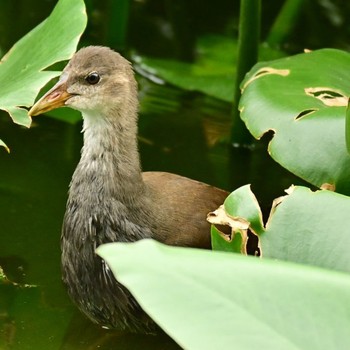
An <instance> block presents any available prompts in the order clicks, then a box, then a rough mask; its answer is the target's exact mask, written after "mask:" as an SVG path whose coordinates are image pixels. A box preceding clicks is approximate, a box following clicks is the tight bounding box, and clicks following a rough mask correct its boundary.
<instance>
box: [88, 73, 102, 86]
mask: <svg viewBox="0 0 350 350" xmlns="http://www.w3.org/2000/svg"><path fill="white" fill-rule="evenodd" d="M100 79H101V78H100V75H99V74H98V73H97V72H91V73H90V74H88V75H87V76H86V78H85V80H86V81H87V82H88V83H89V84H90V85H95V84H97V83H98V82H99V81H100Z"/></svg>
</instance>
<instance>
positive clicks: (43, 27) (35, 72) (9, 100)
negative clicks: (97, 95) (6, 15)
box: [0, 0, 87, 127]
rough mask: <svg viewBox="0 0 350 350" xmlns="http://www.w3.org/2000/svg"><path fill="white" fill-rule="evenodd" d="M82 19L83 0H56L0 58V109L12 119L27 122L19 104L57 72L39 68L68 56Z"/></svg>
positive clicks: (27, 104)
mask: <svg viewBox="0 0 350 350" xmlns="http://www.w3.org/2000/svg"><path fill="white" fill-rule="evenodd" d="M86 21H87V17H86V13H85V5H84V1H83V0H77V1H71V0H60V1H59V2H58V3H57V5H56V7H55V8H54V10H53V12H52V13H51V15H50V16H49V17H48V18H47V19H46V20H44V21H43V22H42V23H40V24H39V25H38V26H37V27H35V28H34V29H33V30H32V31H31V32H29V33H28V34H27V35H25V36H24V37H23V38H22V39H21V40H19V41H18V42H17V43H16V44H15V45H14V46H13V47H12V48H11V49H10V51H9V52H8V53H7V54H6V55H5V56H4V57H3V58H2V60H1V64H0V81H1V82H2V84H0V109H2V110H5V111H6V112H8V113H9V114H10V115H11V117H12V119H13V121H14V122H15V123H17V124H20V125H24V126H27V127H29V126H30V123H31V119H30V118H29V116H28V113H27V110H26V109H25V108H23V107H30V106H31V105H32V104H33V103H34V99H35V97H36V96H37V94H38V93H39V91H40V89H41V88H42V87H43V86H44V85H45V84H46V83H47V82H48V81H49V80H50V79H52V78H54V77H56V76H58V75H59V74H60V72H54V71H43V70H44V69H45V68H48V67H49V66H51V65H53V64H54V63H56V62H59V61H63V60H67V59H69V58H71V57H72V55H73V54H74V52H75V51H76V47H77V44H78V41H79V39H80V36H81V34H82V33H83V31H84V29H85V26H86ZM68 23H69V25H68Z"/></svg>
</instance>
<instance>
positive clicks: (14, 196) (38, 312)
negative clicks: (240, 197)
mask: <svg viewBox="0 0 350 350" xmlns="http://www.w3.org/2000/svg"><path fill="white" fill-rule="evenodd" d="M41 3H42V2H40V4H41ZM53 3H55V1H47V2H45V5H44V6H43V9H42V10H43V11H41V12H40V11H39V6H38V4H37V5H36V6H34V5H33V6H32V7H31V8H30V9H28V8H27V6H26V5H25V4H26V2H25V1H22V3H21V5H23V6H22V7H19V8H20V10H19V12H18V13H19V18H20V20H21V21H22V22H23V26H17V27H18V28H20V29H18V30H16V32H15V33H14V35H13V37H12V39H10V36H9V35H8V36H7V37H6V40H7V41H6V42H5V41H3V42H2V48H3V50H6V49H8V47H9V44H10V43H13V42H14V40H17V39H18V38H19V37H20V36H21V35H23V34H25V32H26V31H28V30H29V29H30V27H33V26H34V25H35V24H36V23H38V22H39V21H40V20H42V19H43V18H45V16H46V15H47V14H48V13H49V12H50V10H51V9H52V6H53ZM225 3H227V2H225ZM36 8H37V9H38V10H36ZM6 11H8V12H6ZM13 11H14V9H13V6H12V5H10V2H8V5H7V6H5V5H4V11H3V12H2V16H3V17H4V18H5V17H6V16H7V18H8V20H7V21H6V23H9V22H10V20H9V19H11V18H12V19H13V20H14V14H13ZM26 11H28V14H29V15H28V16H27V17H26V16H25V13H26ZM9 28H10V27H9ZM2 30H3V28H2ZM90 31H91V28H90ZM90 34H91V33H90ZM84 40H87V39H84ZM101 44H103V42H101ZM140 47H142V45H140ZM139 83H140V89H141V92H140V99H141V115H140V121H139V141H140V153H141V159H142V166H143V169H144V170H160V171H170V172H174V173H177V174H181V175H184V176H187V177H190V178H193V179H197V180H200V181H204V182H207V183H210V184H213V185H216V186H218V187H221V188H224V189H227V190H233V189H234V188H236V187H237V186H239V185H243V184H246V183H252V184H253V189H254V191H255V192H256V193H257V195H258V198H259V200H260V201H261V203H262V206H263V208H265V212H268V208H269V206H270V204H271V201H272V199H273V198H275V197H277V196H279V195H282V194H283V189H285V188H288V187H289V186H290V185H291V184H292V183H294V184H298V183H301V181H300V180H298V179H296V178H294V177H293V176H292V175H290V174H288V173H287V172H286V171H284V170H283V169H282V168H280V167H279V166H278V165H276V164H275V163H274V162H273V161H272V160H271V159H270V158H269V157H268V155H267V152H266V141H267V140H266V141H265V142H263V143H261V144H258V145H255V147H253V148H252V149H245V148H238V149H234V148H231V147H230V146H229V145H228V143H227V140H228V137H229V130H230V114H231V106H230V105H229V104H227V103H223V102H220V101H217V100H215V99H211V98H208V97H205V96H202V95H200V94H197V93H186V92H183V91H181V90H179V89H176V88H174V87H170V86H166V85H161V86H159V85H156V84H154V83H152V82H149V81H147V80H145V79H144V78H141V77H139ZM0 125H1V126H0V132H1V134H0V137H1V138H2V139H3V140H4V141H5V142H6V143H7V144H8V145H9V147H10V148H11V154H7V153H6V152H5V151H4V150H2V149H0V169H1V171H0V213H1V214H0V217H1V222H0V266H1V267H2V268H3V269H4V271H5V273H6V275H7V277H8V278H9V279H10V280H11V281H14V282H16V283H19V286H15V285H13V284H7V285H1V286H0V349H20V350H25V349H38V350H41V349H45V350H47V349H49V350H50V349H115V348H118V349H177V348H178V346H177V345H176V344H175V343H174V342H173V341H172V340H171V339H170V338H169V337H167V336H166V335H159V336H144V335H132V334H126V333H122V332H114V331H106V330H102V329H100V328H99V327H97V326H94V325H92V324H91V322H89V321H88V320H86V319H85V318H84V316H82V315H81V314H80V313H79V312H78V311H77V310H76V308H75V307H74V306H73V304H72V303H71V301H70V300H69V298H68V296H67V295H66V292H65V290H64V288H63V286H62V284H61V272H60V249H59V240H60V229H61V224H62V218H63V213H64V210H65V203H66V198H67V189H68V184H69V181H70V178H71V175H72V173H73V171H74V168H75V165H76V164H77V162H78V160H79V154H80V153H79V152H80V147H81V144H82V135H81V133H80V131H81V123H80V122H79V123H76V124H67V123H63V122H61V121H58V120H55V119H51V118H48V117H45V116H40V117H36V118H35V119H34V122H33V126H32V127H31V128H30V129H25V128H22V127H19V126H16V125H14V124H12V122H11V121H10V119H9V118H8V116H7V114H6V113H4V112H1V113H0ZM25 285H26V286H25Z"/></svg>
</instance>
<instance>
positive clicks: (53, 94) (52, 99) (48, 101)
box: [28, 77, 74, 117]
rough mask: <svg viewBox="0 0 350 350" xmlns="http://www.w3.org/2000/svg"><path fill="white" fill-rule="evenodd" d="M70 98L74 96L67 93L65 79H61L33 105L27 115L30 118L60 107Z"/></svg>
mask: <svg viewBox="0 0 350 350" xmlns="http://www.w3.org/2000/svg"><path fill="white" fill-rule="evenodd" d="M72 96H74V95H72V94H70V93H69V92H68V91H67V79H66V78H65V79H64V78H63V79H62V77H61V79H60V80H59V81H58V82H57V84H56V85H55V86H54V87H53V88H52V89H50V90H49V91H48V92H47V93H46V94H45V95H44V96H43V97H41V99H40V100H39V101H37V102H36V103H35V104H34V105H33V107H32V108H31V109H30V110H29V112H28V115H29V116H30V117H32V116H36V115H39V114H43V113H45V112H48V111H51V110H53V109H55V108H59V107H62V106H64V105H65V102H66V101H67V100H68V99H69V98H70V97H72Z"/></svg>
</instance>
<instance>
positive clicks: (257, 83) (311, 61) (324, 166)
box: [240, 49, 350, 194]
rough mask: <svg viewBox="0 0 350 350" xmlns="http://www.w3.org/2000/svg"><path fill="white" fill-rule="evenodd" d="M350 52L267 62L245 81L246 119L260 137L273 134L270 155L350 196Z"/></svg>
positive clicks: (313, 180) (243, 108) (243, 109)
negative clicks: (348, 132) (349, 115)
mask: <svg viewBox="0 0 350 350" xmlns="http://www.w3.org/2000/svg"><path fill="white" fill-rule="evenodd" d="M349 68H350V54H349V53H347V52H344V51H340V50H331V49H324V50H318V51H313V52H309V53H305V54H300V55H296V56H293V57H287V58H283V59H279V60H276V61H271V62H262V63H259V64H257V65H256V66H254V67H253V69H252V70H251V72H250V73H249V74H248V75H247V76H246V79H245V80H244V81H243V83H242V89H243V96H242V98H241V101H240V110H241V118H242V119H243V121H244V122H245V123H246V126H247V128H248V129H249V131H250V132H251V133H252V135H253V136H254V137H255V138H257V139H260V138H261V137H262V136H263V135H264V134H265V133H267V132H269V131H272V132H273V133H274V135H273V138H272V140H271V142H270V144H269V148H268V151H269V153H270V155H271V157H272V158H273V159H275V160H276V161H277V162H278V163H280V164H281V165H282V166H283V167H285V168H286V169H288V170H289V171H291V172H292V173H294V174H296V175H298V176H300V177H301V178H303V179H305V180H306V181H308V182H310V183H312V184H314V185H316V186H318V187H321V186H322V185H324V184H327V186H328V185H331V186H335V188H336V190H337V192H341V193H345V194H349V193H350V181H349V178H350V167H349V162H350V155H349V154H348V153H347V150H346V143H345V137H344V135H345V130H344V127H345V114H346V111H345V109H346V106H347V101H348V96H349V95H350V85H349V84H348V81H349V80H350V69H349Z"/></svg>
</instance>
